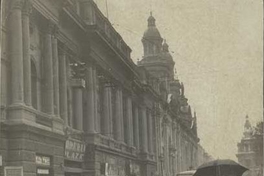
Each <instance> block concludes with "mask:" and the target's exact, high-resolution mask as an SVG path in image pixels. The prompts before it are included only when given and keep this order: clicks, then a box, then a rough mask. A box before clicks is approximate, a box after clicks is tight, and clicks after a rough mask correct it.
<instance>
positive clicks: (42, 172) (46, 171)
mask: <svg viewBox="0 0 264 176" xmlns="http://www.w3.org/2000/svg"><path fill="white" fill-rule="evenodd" d="M37 174H43V175H48V174H49V169H37Z"/></svg>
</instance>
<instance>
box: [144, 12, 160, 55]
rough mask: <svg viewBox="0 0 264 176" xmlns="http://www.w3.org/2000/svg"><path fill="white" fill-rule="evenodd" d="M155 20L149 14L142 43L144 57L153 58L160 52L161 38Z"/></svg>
mask: <svg viewBox="0 0 264 176" xmlns="http://www.w3.org/2000/svg"><path fill="white" fill-rule="evenodd" d="M155 21H156V20H155V18H154V17H153V16H152V13H151V12H150V16H149V18H148V28H147V30H146V31H145V32H144V35H143V38H142V40H141V41H142V43H143V47H144V57H148V56H153V55H156V54H159V53H160V52H161V45H162V38H161V36H160V33H159V30H158V29H157V27H156V23H155Z"/></svg>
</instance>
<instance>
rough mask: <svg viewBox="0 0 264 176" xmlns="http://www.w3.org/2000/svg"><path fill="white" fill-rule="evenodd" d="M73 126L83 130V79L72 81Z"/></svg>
mask: <svg viewBox="0 0 264 176" xmlns="http://www.w3.org/2000/svg"><path fill="white" fill-rule="evenodd" d="M72 83H73V84H72V86H73V106H74V108H73V118H74V124H73V126H74V127H75V128H76V129H78V130H80V131H82V130H83V88H84V86H85V82H84V80H83V79H73V82H72Z"/></svg>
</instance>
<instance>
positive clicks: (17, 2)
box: [9, 0, 24, 105]
mask: <svg viewBox="0 0 264 176" xmlns="http://www.w3.org/2000/svg"><path fill="white" fill-rule="evenodd" d="M21 8H22V2H21V0H13V1H12V5H11V10H12V13H10V14H9V15H10V17H9V30H10V35H9V36H10V38H9V39H10V40H9V42H10V60H11V92H12V93H11V96H12V99H11V102H12V104H13V105H15V104H24V88H23V87H24V85H23V43H22V41H23V39H22V38H23V37H22V18H21V16H22V15H21Z"/></svg>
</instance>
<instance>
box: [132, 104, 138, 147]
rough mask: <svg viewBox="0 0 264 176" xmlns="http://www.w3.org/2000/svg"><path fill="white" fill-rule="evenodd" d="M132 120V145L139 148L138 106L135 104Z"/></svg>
mask: <svg viewBox="0 0 264 176" xmlns="http://www.w3.org/2000/svg"><path fill="white" fill-rule="evenodd" d="M133 121H134V126H133V127H134V141H135V143H134V145H135V147H136V148H137V149H139V124H138V107H137V106H135V107H134V117H133Z"/></svg>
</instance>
